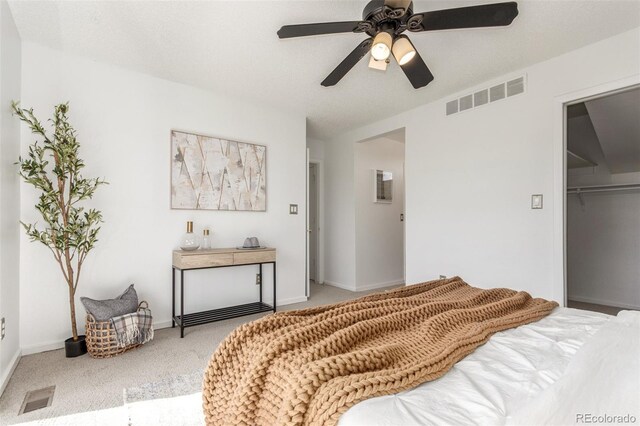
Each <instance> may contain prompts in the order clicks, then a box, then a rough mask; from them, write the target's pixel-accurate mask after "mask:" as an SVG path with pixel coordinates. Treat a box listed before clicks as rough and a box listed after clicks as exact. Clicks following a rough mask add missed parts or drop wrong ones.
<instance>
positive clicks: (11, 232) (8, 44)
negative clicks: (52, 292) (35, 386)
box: [0, 0, 21, 394]
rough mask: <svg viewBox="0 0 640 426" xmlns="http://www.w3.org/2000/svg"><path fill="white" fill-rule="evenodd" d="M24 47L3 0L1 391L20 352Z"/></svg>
mask: <svg viewBox="0 0 640 426" xmlns="http://www.w3.org/2000/svg"><path fill="white" fill-rule="evenodd" d="M20 50H21V46H20V37H19V35H18V31H17V29H16V26H15V23H14V22H13V17H12V16H11V11H10V10H9V6H8V5H7V2H6V1H5V0H0V317H4V318H5V319H6V335H5V338H4V339H3V340H2V341H0V394H2V391H3V390H4V387H5V385H6V382H7V381H8V380H9V377H10V375H11V372H12V369H13V368H14V367H15V366H16V365H17V361H18V358H19V356H20V334H19V332H20V327H19V304H20V303H19V296H20V282H19V278H20V277H19V269H18V259H19V253H20V238H19V226H20V225H19V218H20V210H19V209H20V186H19V183H18V173H17V167H16V166H15V165H14V164H13V163H15V162H16V160H17V159H18V156H19V155H20V126H19V125H18V121H17V120H16V119H15V118H14V117H12V116H11V100H17V99H19V98H20Z"/></svg>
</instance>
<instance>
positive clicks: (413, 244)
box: [325, 29, 640, 301]
mask: <svg viewBox="0 0 640 426" xmlns="http://www.w3.org/2000/svg"><path fill="white" fill-rule="evenodd" d="M639 71H640V31H639V30H638V29H635V30H632V31H629V32H626V33H622V34H619V35H617V36H615V37H612V38H610V39H606V40H602V41H600V42H598V43H595V44H592V45H589V46H586V47H584V48H581V49H578V50H575V51H572V52H570V53H567V54H565V55H562V56H559V57H556V58H553V59H550V60H548V61H545V62H542V63H539V64H536V65H534V66H531V67H529V68H527V69H524V70H520V71H518V72H515V73H512V74H509V75H506V76H502V77H500V78H497V79H495V80H492V81H489V82H486V83H485V84H482V85H480V86H477V87H474V88H469V90H465V91H464V92H460V93H457V94H452V95H451V96H450V97H448V98H446V99H441V100H439V101H436V102H432V103H430V104H427V105H424V106H421V107H419V108H416V109H413V110H410V111H408V112H405V113H402V114H399V115H397V116H394V117H391V118H388V119H385V120H382V121H379V122H375V123H372V124H370V125H367V126H364V127H361V128H358V129H355V130H353V131H350V132H348V133H345V134H342V135H340V136H338V137H336V138H335V139H334V140H332V141H330V142H329V143H328V144H327V148H329V149H327V150H326V152H325V155H326V161H327V164H333V170H332V173H333V175H334V176H336V178H333V179H328V180H327V185H328V186H327V188H326V193H327V205H328V206H331V207H333V208H335V209H338V208H339V209H340V210H339V212H340V217H341V219H340V220H339V221H338V220H332V221H330V220H327V229H326V232H327V236H326V240H327V241H328V242H331V243H330V244H332V245H333V246H334V247H336V248H340V251H341V254H340V255H337V254H336V255H334V256H330V257H331V262H329V261H328V262H327V271H326V274H327V277H329V276H340V279H343V280H351V281H346V282H348V283H353V282H355V273H349V274H345V271H351V269H350V264H352V263H353V262H354V259H355V250H354V247H355V241H354V235H355V233H356V232H355V226H354V220H353V217H354V216H355V214H354V210H355V209H354V206H353V204H349V203H348V202H347V201H348V198H349V196H350V195H352V194H353V183H352V182H350V181H349V176H350V175H353V155H354V154H353V145H354V142H356V141H359V140H363V139H366V138H369V137H372V136H375V135H379V134H383V133H385V132H388V131H391V130H394V129H398V128H402V127H405V129H406V134H405V135H406V150H405V155H406V163H405V179H406V185H405V188H406V214H407V220H406V227H407V228H406V268H407V269H406V281H407V283H417V282H421V281H425V280H430V279H435V278H437V277H438V275H440V274H443V275H447V276H450V275H460V276H462V277H463V278H464V279H466V280H467V281H469V282H470V283H472V284H473V285H476V286H480V287H496V286H505V287H511V288H515V289H519V290H526V291H529V292H531V293H532V294H534V295H536V296H539V297H546V298H551V299H555V300H559V301H561V300H562V295H563V290H562V288H559V287H558V286H557V285H554V283H553V279H554V277H555V276H554V275H553V267H554V265H555V264H554V248H555V245H554V234H553V232H554V224H557V223H558V221H559V220H561V218H559V217H554V203H553V202H554V200H553V197H552V195H553V191H554V186H553V185H554V173H555V172H556V171H555V170H554V164H555V163H554V152H555V151H554V149H556V147H554V145H553V144H554V135H555V133H554V132H555V131H556V129H555V128H554V107H555V103H556V98H557V97H560V96H562V95H565V94H567V93H570V92H573V91H577V90H582V89H585V88H590V87H594V86H597V85H600V84H603V83H606V82H611V81H615V80H620V79H623V78H626V77H630V76H634V75H637V74H638V73H639ZM523 73H526V76H527V82H528V83H527V85H528V88H527V92H526V93H524V94H521V95H518V96H515V97H512V98H508V99H506V100H502V101H500V102H496V103H494V104H489V105H486V106H483V107H480V108H477V109H472V110H470V111H466V112H463V113H459V114H455V115H452V116H446V115H445V103H446V102H447V101H449V100H451V99H455V98H456V97H458V96H461V95H466V94H468V93H473V92H474V90H475V89H481V88H485V87H489V86H490V85H491V84H493V83H499V82H503V81H505V80H506V79H508V78H509V77H517V76H519V75H522V74H523ZM438 78H446V76H443V77H438V76H436V79H438ZM423 90H429V88H428V87H427V88H426V89H423ZM556 151H557V149H556ZM538 193H540V194H544V196H545V200H544V203H545V204H544V209H542V210H531V208H530V203H531V194H538ZM335 211H338V210H335ZM336 216H338V215H337V214H336ZM560 223H561V222H560Z"/></svg>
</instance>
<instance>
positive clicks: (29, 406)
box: [18, 386, 56, 415]
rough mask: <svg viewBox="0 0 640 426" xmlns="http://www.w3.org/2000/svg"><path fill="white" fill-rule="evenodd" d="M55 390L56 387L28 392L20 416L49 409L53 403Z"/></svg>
mask: <svg viewBox="0 0 640 426" xmlns="http://www.w3.org/2000/svg"><path fill="white" fill-rule="evenodd" d="M55 390H56V387H55V386H49V387H48V388H44V389H38V390H33V391H29V392H27V394H26V395H25V397H24V401H22V406H21V407H20V411H19V412H18V415H20V414H25V413H30V412H31V411H35V410H39V409H41V408H45V407H49V406H50V405H51V402H52V401H53V393H54V392H55Z"/></svg>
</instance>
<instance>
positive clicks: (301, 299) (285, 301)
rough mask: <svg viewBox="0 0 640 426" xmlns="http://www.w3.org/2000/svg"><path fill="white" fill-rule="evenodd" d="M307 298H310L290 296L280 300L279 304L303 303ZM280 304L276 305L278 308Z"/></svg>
mask: <svg viewBox="0 0 640 426" xmlns="http://www.w3.org/2000/svg"><path fill="white" fill-rule="evenodd" d="M307 300H308V297H307V296H299V297H290V298H288V299H282V300H279V301H278V306H285V305H293V304H294V303H302V302H306V301H307ZM278 306H276V309H277V308H278Z"/></svg>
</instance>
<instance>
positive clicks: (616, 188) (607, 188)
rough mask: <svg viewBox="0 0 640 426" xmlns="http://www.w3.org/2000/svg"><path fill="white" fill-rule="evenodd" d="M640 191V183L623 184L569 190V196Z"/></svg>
mask: <svg viewBox="0 0 640 426" xmlns="http://www.w3.org/2000/svg"><path fill="white" fill-rule="evenodd" d="M633 189H640V183H623V184H618V185H597V186H582V187H571V188H567V194H584V193H587V192H608V191H628V190H633Z"/></svg>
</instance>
